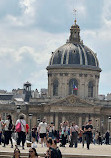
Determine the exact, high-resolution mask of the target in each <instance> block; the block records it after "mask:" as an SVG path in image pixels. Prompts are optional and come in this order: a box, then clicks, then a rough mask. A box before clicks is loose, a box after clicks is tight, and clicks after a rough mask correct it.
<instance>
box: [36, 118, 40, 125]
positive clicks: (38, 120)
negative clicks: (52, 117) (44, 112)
mask: <svg viewBox="0 0 111 158" xmlns="http://www.w3.org/2000/svg"><path fill="white" fill-rule="evenodd" d="M39 123H40V118H38V119H37V126H38V125H39Z"/></svg>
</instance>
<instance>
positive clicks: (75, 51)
mask: <svg viewBox="0 0 111 158" xmlns="http://www.w3.org/2000/svg"><path fill="white" fill-rule="evenodd" d="M49 65H50V66H51V65H76V66H77V65H83V66H96V67H99V63H98V59H97V56H96V54H95V53H94V52H93V51H92V50H91V49H89V48H88V47H86V46H85V45H83V44H74V43H66V44H65V45H63V46H61V47H60V48H58V49H57V50H56V51H55V52H54V53H52V57H51V59H50V63H49Z"/></svg>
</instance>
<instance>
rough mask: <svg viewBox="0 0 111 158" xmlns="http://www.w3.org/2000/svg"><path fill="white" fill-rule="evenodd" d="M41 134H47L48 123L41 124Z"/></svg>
mask: <svg viewBox="0 0 111 158" xmlns="http://www.w3.org/2000/svg"><path fill="white" fill-rule="evenodd" d="M39 128H40V133H46V129H47V123H46V122H44V123H43V122H40V123H39Z"/></svg>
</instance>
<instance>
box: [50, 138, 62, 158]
mask: <svg viewBox="0 0 111 158" xmlns="http://www.w3.org/2000/svg"><path fill="white" fill-rule="evenodd" d="M52 147H53V148H54V149H56V150H57V153H58V158H62V153H61V151H60V149H59V148H58V146H57V141H56V139H54V140H53V144H52Z"/></svg>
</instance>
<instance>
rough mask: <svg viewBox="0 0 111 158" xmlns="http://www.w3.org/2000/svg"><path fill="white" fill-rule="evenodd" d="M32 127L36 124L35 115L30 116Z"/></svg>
mask: <svg viewBox="0 0 111 158" xmlns="http://www.w3.org/2000/svg"><path fill="white" fill-rule="evenodd" d="M31 121H32V127H34V126H35V125H36V122H37V121H36V116H32V120H31Z"/></svg>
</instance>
